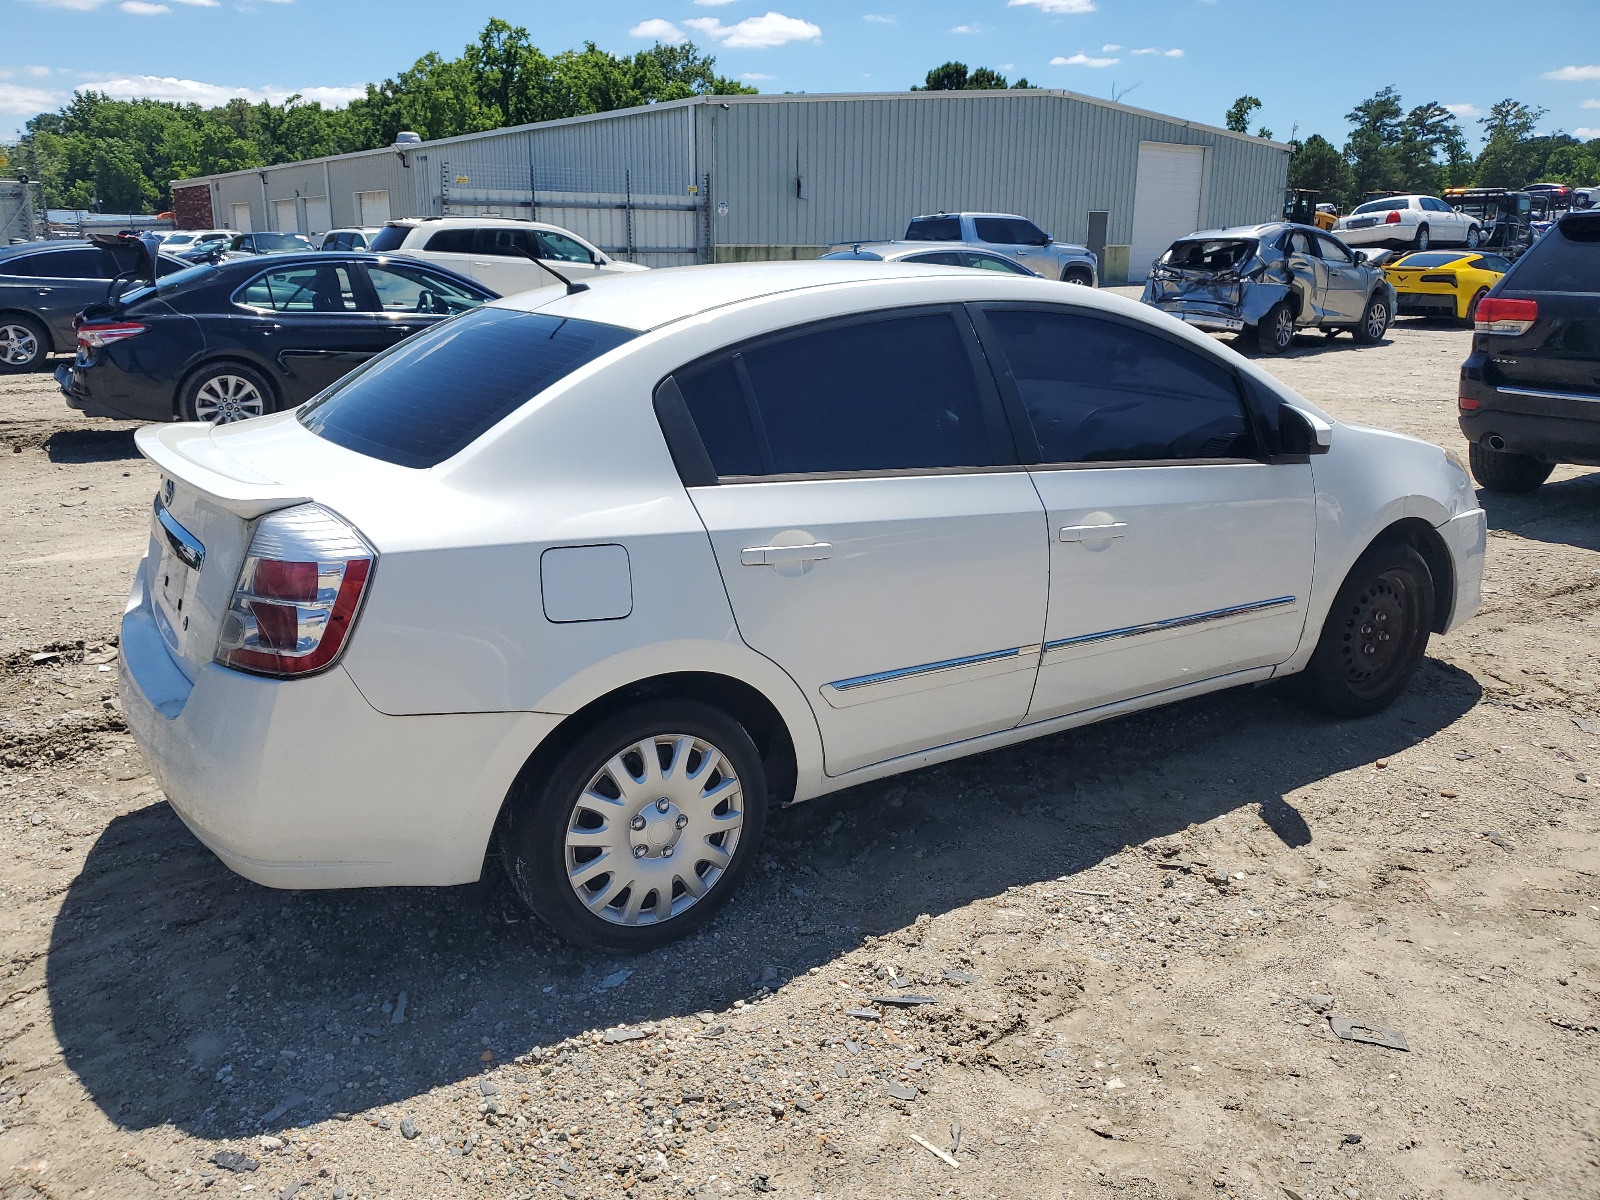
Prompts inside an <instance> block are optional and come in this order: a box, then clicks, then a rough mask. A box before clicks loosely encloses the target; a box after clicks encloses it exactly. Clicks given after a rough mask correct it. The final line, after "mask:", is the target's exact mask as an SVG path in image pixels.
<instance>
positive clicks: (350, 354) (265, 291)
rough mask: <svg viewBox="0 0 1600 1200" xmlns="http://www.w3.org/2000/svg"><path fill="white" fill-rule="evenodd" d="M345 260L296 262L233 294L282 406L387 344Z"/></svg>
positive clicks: (302, 397)
mask: <svg viewBox="0 0 1600 1200" xmlns="http://www.w3.org/2000/svg"><path fill="white" fill-rule="evenodd" d="M361 295H362V294H361V292H359V291H358V290H357V287H356V284H355V281H354V279H353V277H352V272H351V269H350V266H349V264H347V263H307V262H299V263H295V264H293V265H290V266H284V267H279V268H277V269H275V270H271V271H263V272H262V273H261V274H260V275H258V276H256V277H255V278H254V279H252V280H251V281H250V282H249V283H248V284H246V285H245V287H244V288H243V290H242V291H240V292H239V293H238V300H239V302H240V303H242V304H244V305H246V306H247V307H249V308H252V309H255V310H257V312H256V314H255V315H254V316H253V317H252V318H250V321H251V322H252V328H253V329H254V330H255V331H256V332H257V334H258V339H257V340H256V342H255V346H256V349H257V352H258V353H259V354H261V356H262V357H263V358H269V359H272V360H273V361H275V362H276V363H277V366H278V369H279V370H280V371H281V372H282V376H283V381H284V390H285V396H284V400H285V402H286V404H288V405H295V404H299V403H301V402H302V401H305V400H309V399H310V398H311V397H312V396H314V395H316V394H317V393H318V392H320V391H321V390H322V389H323V388H325V387H327V386H328V385H329V384H331V383H334V382H335V381H337V380H339V379H342V378H343V377H344V376H345V375H348V374H349V373H350V372H351V371H353V370H354V369H355V368H356V367H358V366H360V365H361V364H362V363H364V362H366V361H367V359H369V358H371V357H372V356H373V355H374V354H377V353H378V352H379V351H380V350H383V349H384V348H386V347H387V346H388V345H389V344H390V339H389V338H388V337H387V336H386V335H385V334H384V333H383V331H382V330H381V329H380V327H379V324H378V318H377V316H376V315H375V314H374V313H373V312H371V311H370V309H371V307H372V306H371V305H370V304H367V303H363V301H362V298H361Z"/></svg>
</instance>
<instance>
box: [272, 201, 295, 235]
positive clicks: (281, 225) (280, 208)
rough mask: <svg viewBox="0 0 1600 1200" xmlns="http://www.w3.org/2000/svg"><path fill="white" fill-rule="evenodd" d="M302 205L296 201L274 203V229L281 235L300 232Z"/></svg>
mask: <svg viewBox="0 0 1600 1200" xmlns="http://www.w3.org/2000/svg"><path fill="white" fill-rule="evenodd" d="M299 209H300V204H299V202H298V201H296V200H274V201H273V202H272V227H273V228H274V229H276V230H278V231H279V232H281V233H299V232H300V213H299Z"/></svg>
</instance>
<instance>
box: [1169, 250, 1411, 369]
mask: <svg viewBox="0 0 1600 1200" xmlns="http://www.w3.org/2000/svg"><path fill="white" fill-rule="evenodd" d="M1144 302H1145V303H1146V304H1149V305H1152V306H1154V307H1156V308H1159V309H1161V311H1163V312H1168V313H1171V314H1172V315H1173V316H1175V317H1177V318H1178V319H1179V320H1182V321H1187V322H1188V323H1189V324H1191V325H1193V326H1195V327H1196V328H1199V329H1210V330H1216V331H1219V332H1226V333H1238V334H1241V335H1244V336H1246V337H1251V338H1254V340H1255V343H1256V345H1257V346H1258V347H1259V348H1260V349H1261V351H1262V353H1264V354H1282V353H1283V352H1284V351H1285V350H1287V349H1288V348H1289V346H1290V345H1291V344H1292V343H1293V341H1294V335H1295V332H1296V331H1297V330H1300V329H1320V330H1322V331H1323V332H1324V333H1325V334H1327V335H1328V336H1329V337H1332V336H1333V335H1334V334H1336V333H1338V332H1339V331H1340V330H1341V329H1348V330H1349V331H1350V332H1351V333H1352V334H1354V336H1355V339H1356V341H1358V342H1362V343H1371V342H1377V341H1380V340H1382V338H1383V335H1384V334H1385V333H1386V332H1387V331H1388V329H1389V325H1390V324H1391V323H1392V322H1393V320H1394V314H1395V294H1394V289H1393V288H1392V287H1390V286H1389V283H1388V281H1387V280H1385V279H1384V277H1383V272H1382V271H1381V270H1379V269H1378V268H1377V267H1375V266H1373V265H1371V264H1369V263H1368V262H1367V261H1366V256H1365V255H1362V254H1358V253H1357V252H1356V251H1353V250H1351V249H1350V247H1348V246H1346V245H1345V244H1344V243H1343V242H1341V241H1340V240H1339V239H1338V238H1335V237H1331V236H1329V235H1328V234H1326V233H1323V232H1322V231H1321V230H1320V229H1312V228H1310V227H1309V226H1305V225H1291V224H1288V223H1286V222H1283V221H1276V222H1273V223H1271V224H1267V225H1245V226H1239V227H1237V228H1233V229H1209V230H1203V231H1201V232H1200V233H1193V234H1190V235H1189V236H1188V237H1186V238H1180V239H1179V240H1178V241H1176V242H1173V243H1172V245H1171V246H1170V247H1168V249H1167V252H1166V253H1165V254H1163V255H1162V256H1161V257H1160V258H1159V259H1157V260H1156V263H1155V266H1154V267H1153V268H1152V269H1151V271H1150V277H1149V279H1148V280H1146V281H1145V285H1144Z"/></svg>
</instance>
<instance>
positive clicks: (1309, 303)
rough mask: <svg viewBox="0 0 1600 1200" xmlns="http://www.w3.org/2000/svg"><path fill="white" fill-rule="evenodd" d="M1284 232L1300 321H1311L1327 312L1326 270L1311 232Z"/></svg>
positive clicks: (1296, 230) (1316, 319)
mask: <svg viewBox="0 0 1600 1200" xmlns="http://www.w3.org/2000/svg"><path fill="white" fill-rule="evenodd" d="M1285 236H1286V237H1287V238H1288V239H1289V240H1288V242H1287V243H1285V245H1284V258H1285V261H1286V262H1287V263H1288V265H1289V270H1290V273H1291V274H1292V275H1293V277H1294V283H1293V285H1292V286H1293V287H1294V290H1295V294H1296V295H1297V296H1298V297H1299V299H1300V324H1302V325H1314V324H1316V323H1317V322H1319V321H1321V320H1322V319H1323V318H1324V317H1326V316H1327V315H1328V308H1327V291H1328V272H1327V269H1326V268H1325V267H1324V266H1323V265H1322V256H1321V255H1319V254H1318V253H1317V247H1316V243H1315V242H1314V241H1313V240H1312V235H1311V234H1310V233H1308V232H1307V231H1306V230H1304V229H1292V230H1290V231H1289V233H1288V234H1286V235H1285Z"/></svg>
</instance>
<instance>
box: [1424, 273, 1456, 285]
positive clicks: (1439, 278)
mask: <svg viewBox="0 0 1600 1200" xmlns="http://www.w3.org/2000/svg"><path fill="white" fill-rule="evenodd" d="M1422 282H1423V283H1443V284H1447V285H1449V286H1450V287H1455V285H1456V277H1455V276H1454V275H1449V274H1442V275H1424V276H1423V277H1422Z"/></svg>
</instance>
